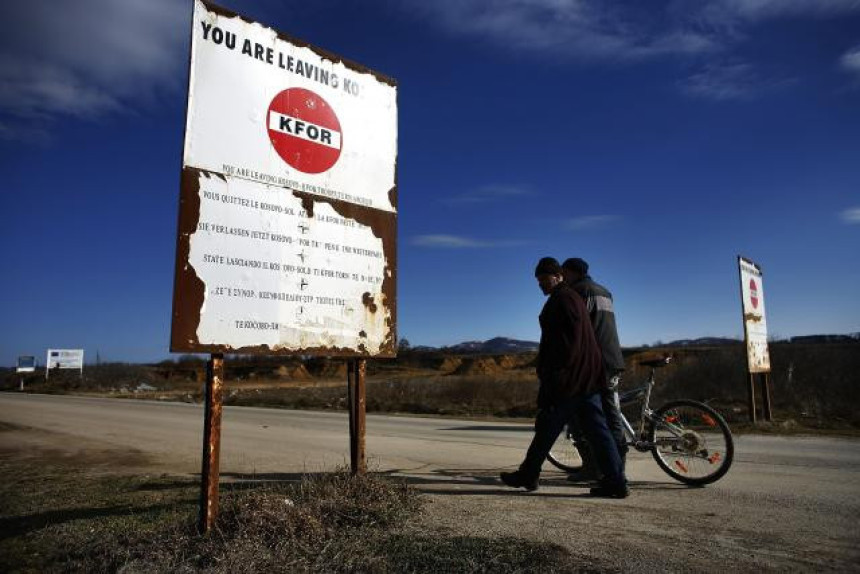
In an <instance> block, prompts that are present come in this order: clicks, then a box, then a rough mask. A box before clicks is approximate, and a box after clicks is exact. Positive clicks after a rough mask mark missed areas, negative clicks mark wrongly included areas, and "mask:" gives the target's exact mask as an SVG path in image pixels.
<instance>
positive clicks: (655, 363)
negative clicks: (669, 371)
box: [639, 355, 672, 369]
mask: <svg viewBox="0 0 860 574" xmlns="http://www.w3.org/2000/svg"><path fill="white" fill-rule="evenodd" d="M671 362H672V355H666V356H665V357H660V358H659V359H651V360H649V361H639V364H640V365H642V366H643V367H651V368H652V369H659V368H660V367H665V366H666V365H668V364H669V363H671Z"/></svg>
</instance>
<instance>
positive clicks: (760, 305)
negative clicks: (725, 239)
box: [738, 257, 770, 373]
mask: <svg viewBox="0 0 860 574" xmlns="http://www.w3.org/2000/svg"><path fill="white" fill-rule="evenodd" d="M738 265H739V267H740V278H741V301H742V305H743V312H744V335H745V337H744V338H745V340H746V345H747V365H748V368H749V372H750V373H769V372H770V353H769V351H768V346H767V321H766V320H765V312H764V285H763V283H762V272H761V267H759V266H758V265H756V264H755V263H754V262H752V261H750V260H749V259H745V258H743V257H738Z"/></svg>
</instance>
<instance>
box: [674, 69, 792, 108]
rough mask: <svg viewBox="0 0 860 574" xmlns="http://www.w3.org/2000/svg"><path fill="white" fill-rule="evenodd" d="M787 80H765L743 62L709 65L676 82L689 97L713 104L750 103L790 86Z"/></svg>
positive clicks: (790, 81)
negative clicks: (735, 101)
mask: <svg viewBox="0 0 860 574" xmlns="http://www.w3.org/2000/svg"><path fill="white" fill-rule="evenodd" d="M794 82H795V80H793V79H788V78H782V79H777V78H767V77H764V76H762V75H761V73H760V72H759V71H758V69H757V68H756V67H755V66H753V65H752V64H749V63H746V62H732V63H719V64H710V65H707V66H705V68H704V69H703V70H702V71H700V72H697V73H695V74H693V75H691V76H689V77H688V78H686V79H685V80H683V81H681V82H680V83H679V85H680V88H681V91H683V92H684V93H685V94H687V95H688V96H691V97H697V98H704V99H709V100H715V101H726V100H752V99H755V98H757V97H759V96H761V95H762V94H764V93H766V92H770V91H773V90H778V89H780V88H783V87H786V86H789V85H791V84H793V83H794Z"/></svg>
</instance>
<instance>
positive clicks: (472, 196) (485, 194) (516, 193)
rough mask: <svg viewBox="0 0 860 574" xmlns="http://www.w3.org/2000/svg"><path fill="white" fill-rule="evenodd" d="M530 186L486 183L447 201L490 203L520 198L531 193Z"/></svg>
mask: <svg viewBox="0 0 860 574" xmlns="http://www.w3.org/2000/svg"><path fill="white" fill-rule="evenodd" d="M532 193H533V192H532V190H531V189H530V188H528V187H526V186H523V185H485V186H482V187H479V188H477V189H473V190H470V191H467V192H465V193H463V194H462V195H458V196H455V197H450V198H448V199H446V200H445V201H446V202H447V203H488V202H491V201H500V200H504V199H511V198H520V197H524V196H528V195H531V194H532Z"/></svg>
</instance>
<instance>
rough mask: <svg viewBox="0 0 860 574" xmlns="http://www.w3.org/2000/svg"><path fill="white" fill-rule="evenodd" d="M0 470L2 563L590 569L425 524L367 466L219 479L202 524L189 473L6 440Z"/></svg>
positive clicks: (104, 568) (29, 566)
mask: <svg viewBox="0 0 860 574" xmlns="http://www.w3.org/2000/svg"><path fill="white" fill-rule="evenodd" d="M9 430H12V429H11V428H5V427H4V429H2V431H0V432H3V431H9ZM121 470H122V469H119V471H121ZM0 473H2V476H4V480H3V481H0V571H2V572H87V573H89V572H123V573H125V574H132V573H144V572H146V573H150V572H177V573H179V572H213V573H234V572H239V573H242V572H248V573H250V572H427V573H429V572H434V573H435V572H468V573H472V572H475V573H477V572H581V571H595V570H594V568H593V566H591V565H589V564H587V563H583V562H579V561H578V560H577V559H576V558H575V556H573V555H572V554H571V553H570V552H569V551H568V550H567V549H565V548H563V547H561V546H558V545H553V544H549V543H540V542H534V541H529V540H524V539H517V538H496V539H492V538H484V537H480V536H458V535H457V534H456V533H453V532H450V531H433V532H432V533H428V532H424V531H422V530H421V527H420V524H418V517H419V515H420V513H421V512H422V507H423V497H422V495H421V494H419V493H418V492H417V491H416V490H415V489H414V488H413V487H411V486H409V485H408V484H407V483H406V482H404V481H401V480H395V479H392V478H390V477H385V476H382V475H379V474H375V473H371V474H367V475H364V476H352V475H351V474H350V473H348V472H346V471H344V470H343V469H340V470H336V471H334V472H331V473H324V474H315V475H304V476H287V477H285V479H284V480H279V481H272V480H269V481H255V480H251V481H246V482H235V483H222V485H221V498H220V506H221V508H220V513H219V517H218V521H217V524H216V527H215V528H214V529H213V531H212V532H210V534H209V535H206V536H201V535H199V534H198V533H197V531H196V518H197V512H198V494H199V482H198V479H197V478H196V477H189V476H171V475H158V476H154V475H118V474H105V473H101V474H98V473H94V472H92V470H91V468H89V467H88V466H87V464H86V460H85V457H79V458H78V459H76V460H64V461H63V462H62V463H61V464H56V463H55V462H54V461H53V457H52V456H51V453H50V452H42V453H41V454H39V455H34V454H33V453H28V454H26V455H23V454H22V453H20V452H16V451H11V450H8V449H5V450H0Z"/></svg>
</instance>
